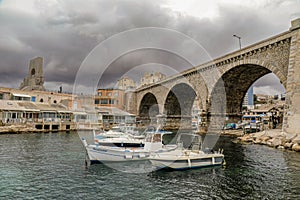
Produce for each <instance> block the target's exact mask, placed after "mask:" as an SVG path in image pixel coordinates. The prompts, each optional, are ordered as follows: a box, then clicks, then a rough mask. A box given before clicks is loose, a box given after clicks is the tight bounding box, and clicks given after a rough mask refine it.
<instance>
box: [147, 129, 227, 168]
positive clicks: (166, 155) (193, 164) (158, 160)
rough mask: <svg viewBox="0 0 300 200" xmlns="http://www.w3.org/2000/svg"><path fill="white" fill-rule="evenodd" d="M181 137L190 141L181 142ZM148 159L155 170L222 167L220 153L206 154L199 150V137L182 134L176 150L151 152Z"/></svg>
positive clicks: (222, 156) (221, 154) (210, 152)
mask: <svg viewBox="0 0 300 200" xmlns="http://www.w3.org/2000/svg"><path fill="white" fill-rule="evenodd" d="M183 135H186V136H190V137H191V140H189V141H187V140H186V141H183V140H181V139H183V138H182V137H183ZM148 159H149V160H150V162H151V163H152V165H153V166H155V167H156V169H162V168H171V169H175V170H184V169H190V168H199V167H211V166H217V165H222V163H223V162H224V155H223V153H222V151H218V152H212V151H209V152H207V151H203V150H201V137H200V136H199V135H197V134H182V135H181V136H179V138H178V141H177V148H176V149H174V150H172V151H165V152H152V153H151V155H150V156H149V157H148Z"/></svg>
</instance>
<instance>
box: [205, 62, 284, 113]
mask: <svg viewBox="0 0 300 200" xmlns="http://www.w3.org/2000/svg"><path fill="white" fill-rule="evenodd" d="M272 72H273V73H274V74H275V75H276V76H277V77H278V78H279V80H280V82H281V83H282V84H283V85H284V86H285V83H286V79H287V78H286V76H285V75H284V73H283V72H282V71H281V70H280V69H278V68H277V67H276V66H274V65H271V64H270V63H266V62H263V61H260V60H257V59H245V60H242V61H240V62H238V63H235V64H231V65H228V66H226V67H225V68H223V70H221V73H222V76H221V78H220V79H219V80H218V81H217V82H216V84H215V85H214V87H213V90H212V92H211V94H210V97H209V99H210V101H209V104H211V103H212V101H215V102H214V103H215V104H218V99H217V98H216V97H217V96H218V94H219V93H220V88H221V87H223V90H224V91H225V96H226V97H225V96H224V97H225V100H226V104H224V103H223V105H225V106H226V108H225V109H224V112H226V114H227V116H229V117H230V116H233V117H234V116H240V115H241V111H242V102H243V99H244V96H245V94H246V93H247V91H248V89H249V87H250V86H251V85H252V84H253V83H254V82H255V81H256V80H258V79H259V78H261V77H262V76H264V75H266V74H269V73H272ZM210 106H211V105H209V106H208V107H210Z"/></svg>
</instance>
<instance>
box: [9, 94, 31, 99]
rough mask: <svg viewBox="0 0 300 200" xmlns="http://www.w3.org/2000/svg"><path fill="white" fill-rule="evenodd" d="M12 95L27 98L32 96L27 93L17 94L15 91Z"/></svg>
mask: <svg viewBox="0 0 300 200" xmlns="http://www.w3.org/2000/svg"><path fill="white" fill-rule="evenodd" d="M12 95H13V96H15V97H27V98H31V96H29V95H26V94H15V93H13V94H12Z"/></svg>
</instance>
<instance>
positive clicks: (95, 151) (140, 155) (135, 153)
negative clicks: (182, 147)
mask: <svg viewBox="0 0 300 200" xmlns="http://www.w3.org/2000/svg"><path fill="white" fill-rule="evenodd" d="M146 133H147V136H146V139H145V142H144V146H141V145H140V146H138V147H136V146H133V144H135V143H133V142H132V141H137V139H132V140H129V139H128V138H127V139H125V138H122V137H120V138H103V139H101V141H98V142H97V143H96V144H88V143H87V141H86V140H85V138H82V143H83V145H84V147H85V149H86V153H87V155H86V164H87V165H89V164H93V163H98V162H102V163H103V162H123V161H136V160H144V159H147V158H148V157H149V155H150V153H151V152H164V151H170V150H173V149H175V148H176V147H177V145H164V144H163V136H164V135H165V134H170V133H171V132H162V131H159V130H153V129H148V130H147V131H146ZM104 141H107V143H109V144H110V145H104V143H103V142H104ZM115 141H119V144H121V142H120V141H123V142H122V144H123V146H122V145H115ZM139 144H140V143H139Z"/></svg>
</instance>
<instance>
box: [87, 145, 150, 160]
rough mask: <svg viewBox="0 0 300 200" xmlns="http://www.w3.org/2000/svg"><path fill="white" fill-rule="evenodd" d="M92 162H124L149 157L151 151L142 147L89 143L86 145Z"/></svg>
mask: <svg viewBox="0 0 300 200" xmlns="http://www.w3.org/2000/svg"><path fill="white" fill-rule="evenodd" d="M86 151H87V156H88V159H89V162H90V164H93V163H98V162H101V163H104V162H124V161H136V160H145V159H147V157H149V152H146V151H144V150H143V149H142V148H140V149H138V148H130V149H129V148H120V147H98V146H96V145H89V146H87V147H86Z"/></svg>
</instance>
